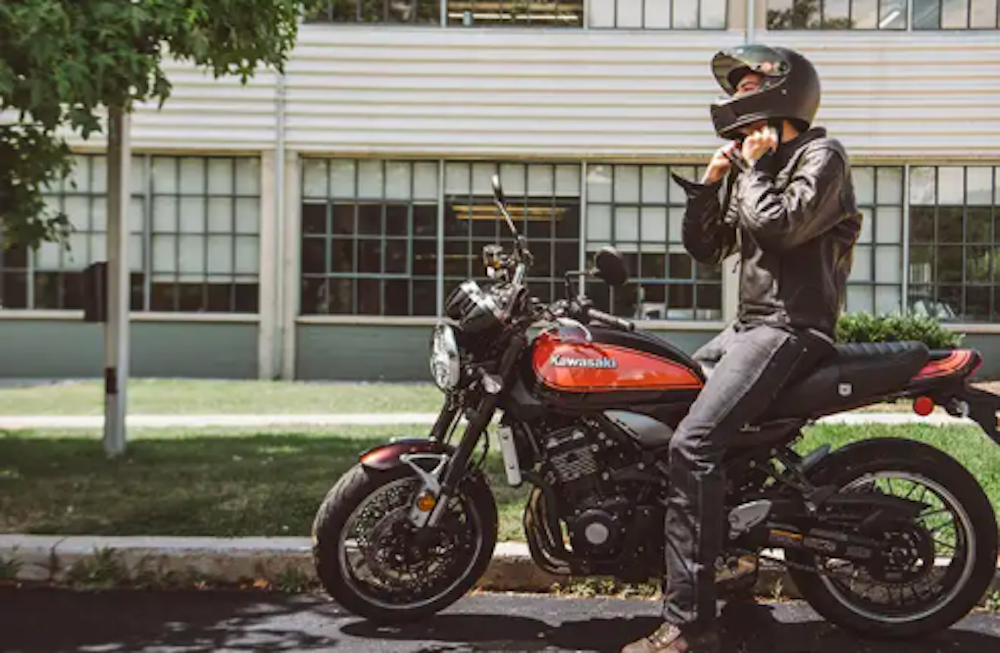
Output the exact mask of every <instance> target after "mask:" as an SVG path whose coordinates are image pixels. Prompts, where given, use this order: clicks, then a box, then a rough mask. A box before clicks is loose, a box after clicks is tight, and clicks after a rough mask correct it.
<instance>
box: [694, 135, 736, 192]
mask: <svg viewBox="0 0 1000 653" xmlns="http://www.w3.org/2000/svg"><path fill="white" fill-rule="evenodd" d="M738 146H739V143H737V142H736V141H733V142H732V143H728V144H726V145H723V146H722V147H720V148H719V149H718V150H716V151H715V155H714V156H713V157H712V160H711V161H709V162H708V167H707V168H705V174H704V175H703V176H702V178H701V182H702V183H703V184H714V183H715V182H717V181H719V180H720V179H722V178H723V177H724V176H725V175H726V172H727V171H728V170H729V167H730V166H731V165H732V163H730V161H729V159H728V158H727V157H726V153H727V152H732V151H733V150H735V149H736V148H737V147H738Z"/></svg>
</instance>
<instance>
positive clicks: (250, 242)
mask: <svg viewBox="0 0 1000 653" xmlns="http://www.w3.org/2000/svg"><path fill="white" fill-rule="evenodd" d="M235 240H236V274H251V275H256V274H257V272H258V271H259V269H260V245H259V242H258V240H257V237H256V236H237V237H236V239H235Z"/></svg>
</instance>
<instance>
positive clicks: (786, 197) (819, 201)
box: [737, 147, 847, 250]
mask: <svg viewBox="0 0 1000 653" xmlns="http://www.w3.org/2000/svg"><path fill="white" fill-rule="evenodd" d="M846 175H847V166H846V162H845V161H844V156H843V154H842V153H841V152H839V151H838V150H837V149H835V148H831V147H820V148H815V149H812V150H810V151H807V152H805V153H804V154H803V155H802V158H801V159H800V161H799V163H798V165H797V167H796V170H795V172H793V173H792V177H791V179H790V180H789V182H788V186H787V187H786V188H785V189H784V190H779V189H778V188H776V187H775V185H774V176H773V174H772V173H771V171H770V170H768V169H767V166H762V165H757V166H755V167H754V168H753V170H751V171H750V172H749V173H747V174H744V175H741V176H740V180H739V189H740V192H739V193H737V196H738V197H739V200H738V201H739V205H740V212H739V213H740V215H741V216H742V217H741V220H742V224H743V227H744V228H745V229H746V230H747V231H748V232H750V233H751V234H752V235H753V237H754V240H756V241H757V243H758V244H759V245H760V247H761V249H765V250H766V249H772V250H782V249H790V248H792V247H796V246H797V245H800V244H802V243H804V242H807V241H809V240H811V239H813V238H815V237H816V236H818V235H820V234H822V233H824V232H826V231H828V230H829V229H831V228H832V227H834V226H835V225H836V224H837V223H838V222H840V221H841V219H843V217H844V215H845V212H844V210H843V206H842V203H841V194H842V193H843V191H844V185H845V181H846Z"/></svg>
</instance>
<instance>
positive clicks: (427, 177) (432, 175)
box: [413, 163, 438, 200]
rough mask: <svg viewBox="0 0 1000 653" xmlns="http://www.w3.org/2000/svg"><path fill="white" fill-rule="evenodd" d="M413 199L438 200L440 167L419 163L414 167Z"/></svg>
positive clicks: (433, 164) (434, 164)
mask: <svg viewBox="0 0 1000 653" xmlns="http://www.w3.org/2000/svg"><path fill="white" fill-rule="evenodd" d="M413 174H414V179H413V197H414V199H418V200H436V199H437V196H438V165H437V164H436V163H417V164H415V165H414V166H413Z"/></svg>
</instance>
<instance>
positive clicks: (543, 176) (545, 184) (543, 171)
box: [528, 165, 555, 197]
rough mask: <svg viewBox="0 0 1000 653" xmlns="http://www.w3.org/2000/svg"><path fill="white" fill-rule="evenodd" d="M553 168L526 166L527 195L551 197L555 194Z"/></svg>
mask: <svg viewBox="0 0 1000 653" xmlns="http://www.w3.org/2000/svg"><path fill="white" fill-rule="evenodd" d="M553 167H554V166H543V165H532V166H528V195H530V196H532V197H537V196H543V197H551V196H552V195H553V194H554V192H555V170H554V169H553Z"/></svg>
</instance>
